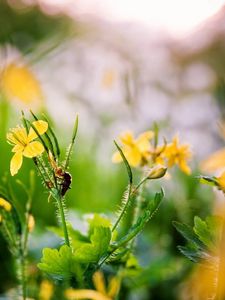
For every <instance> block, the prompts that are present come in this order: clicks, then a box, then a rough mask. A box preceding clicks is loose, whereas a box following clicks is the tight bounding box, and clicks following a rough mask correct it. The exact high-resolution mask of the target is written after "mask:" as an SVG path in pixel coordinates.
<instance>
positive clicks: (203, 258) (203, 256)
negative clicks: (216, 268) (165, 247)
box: [177, 245, 215, 264]
mask: <svg viewBox="0 0 225 300" xmlns="http://www.w3.org/2000/svg"><path fill="white" fill-rule="evenodd" d="M177 248H178V249H179V250H180V252H181V253H182V254H183V255H184V256H186V257H187V258H188V259H190V260H191V261H193V262H195V263H207V264H209V263H211V264H215V259H214V257H213V256H211V255H210V254H208V253H207V252H206V251H203V250H199V249H196V248H195V247H192V246H190V245H188V246H178V247H177Z"/></svg>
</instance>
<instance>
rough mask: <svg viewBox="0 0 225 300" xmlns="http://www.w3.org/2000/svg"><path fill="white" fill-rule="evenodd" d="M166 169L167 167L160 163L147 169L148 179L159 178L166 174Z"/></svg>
mask: <svg viewBox="0 0 225 300" xmlns="http://www.w3.org/2000/svg"><path fill="white" fill-rule="evenodd" d="M166 171H167V168H166V167H164V166H162V165H158V166H155V167H153V168H152V169H151V170H150V171H149V174H148V179H158V178H161V177H163V176H164V175H165V174H166Z"/></svg>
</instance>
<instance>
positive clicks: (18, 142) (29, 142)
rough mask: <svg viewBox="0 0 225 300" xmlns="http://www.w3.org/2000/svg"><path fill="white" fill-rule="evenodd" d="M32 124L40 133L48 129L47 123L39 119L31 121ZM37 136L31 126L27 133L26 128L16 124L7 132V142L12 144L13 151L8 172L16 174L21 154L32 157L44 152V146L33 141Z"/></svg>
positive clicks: (20, 163)
mask: <svg viewBox="0 0 225 300" xmlns="http://www.w3.org/2000/svg"><path fill="white" fill-rule="evenodd" d="M33 126H34V127H35V128H36V129H37V131H38V133H39V134H40V135H42V134H44V133H45V132H46V131H47V129H48V123H47V122H45V121H41V120H39V121H35V122H33ZM37 137H38V136H37V134H36V133H35V131H34V130H33V128H30V130H29V133H28V134H27V132H26V129H25V128H24V127H23V126H17V127H16V128H13V129H11V130H10V132H9V133H8V134H7V140H8V142H9V143H10V144H11V145H13V146H14V147H13V149H12V152H14V153H15V154H14V155H13V157H12V159H11V163H10V172H11V175H12V176H14V175H15V174H17V173H18V171H19V169H20V168H21V166H22V163H23V156H25V157H29V158H32V157H36V156H38V155H40V154H42V153H43V152H44V146H43V145H42V144H41V143H40V142H38V141H34V139H36V138H37Z"/></svg>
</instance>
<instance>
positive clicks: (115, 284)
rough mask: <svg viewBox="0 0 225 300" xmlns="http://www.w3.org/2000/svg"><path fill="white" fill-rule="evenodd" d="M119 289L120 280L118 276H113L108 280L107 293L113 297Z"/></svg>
mask: <svg viewBox="0 0 225 300" xmlns="http://www.w3.org/2000/svg"><path fill="white" fill-rule="evenodd" d="M119 290H120V280H119V278H116V277H113V278H111V279H110V281H109V288H108V293H107V295H108V296H109V297H110V298H112V299H114V298H115V297H116V296H117V294H118V292H119Z"/></svg>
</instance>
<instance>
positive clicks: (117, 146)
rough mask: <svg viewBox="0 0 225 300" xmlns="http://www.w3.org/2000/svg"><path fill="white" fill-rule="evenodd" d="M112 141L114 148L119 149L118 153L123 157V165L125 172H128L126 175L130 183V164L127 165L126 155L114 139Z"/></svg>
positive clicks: (131, 176) (131, 180) (131, 179)
mask: <svg viewBox="0 0 225 300" xmlns="http://www.w3.org/2000/svg"><path fill="white" fill-rule="evenodd" d="M114 143H115V145H116V148H117V149H118V151H119V153H120V155H121V157H122V159H123V162H124V164H125V166H126V168H127V174H128V177H129V182H130V184H132V183H133V174H132V170H131V167H130V165H129V163H128V161H127V159H126V157H125V155H124V153H123V151H122V149H121V148H120V146H119V145H118V144H117V142H116V141H114Z"/></svg>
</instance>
